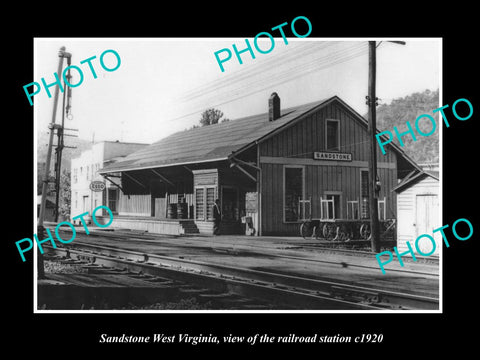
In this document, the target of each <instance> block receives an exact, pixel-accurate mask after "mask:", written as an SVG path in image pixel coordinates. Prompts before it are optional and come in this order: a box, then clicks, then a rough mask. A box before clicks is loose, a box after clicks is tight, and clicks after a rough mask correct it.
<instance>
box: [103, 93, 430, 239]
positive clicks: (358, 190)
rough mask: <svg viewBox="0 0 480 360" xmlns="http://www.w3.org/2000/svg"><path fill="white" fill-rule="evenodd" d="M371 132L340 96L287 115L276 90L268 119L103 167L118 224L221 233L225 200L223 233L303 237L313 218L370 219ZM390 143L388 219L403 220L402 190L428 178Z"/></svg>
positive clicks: (159, 146) (175, 141)
mask: <svg viewBox="0 0 480 360" xmlns="http://www.w3.org/2000/svg"><path fill="white" fill-rule="evenodd" d="M265 100H267V99H265ZM265 105H266V108H267V101H265ZM367 128H368V125H367V122H366V120H365V119H364V118H363V117H362V116H361V115H359V114H358V113H357V112H356V111H354V110H353V109H352V108H351V107H350V106H349V105H348V104H346V103H345V102H344V101H343V100H342V99H340V98H339V97H338V96H333V97H330V98H328V99H324V100H320V101H317V102H313V103H309V104H304V105H300V106H295V107H291V108H288V109H282V108H281V106H280V98H279V96H278V95H277V94H276V93H273V94H272V95H271V96H270V98H269V99H268V111H267V112H265V113H262V114H259V115H254V116H248V117H244V118H241V119H236V120H230V121H228V122H223V123H220V124H215V125H209V126H204V127H200V128H194V129H190V130H185V131H181V132H178V133H175V134H173V135H170V136H168V137H166V138H164V139H161V140H160V141H158V142H155V143H153V144H152V145H150V146H147V147H144V148H142V149H140V150H138V151H136V152H133V153H131V154H130V155H128V156H126V157H125V158H123V159H122V160H120V161H118V162H115V163H113V164H111V165H109V166H107V167H105V168H103V169H101V170H100V171H99V173H100V174H101V175H102V176H103V177H104V178H105V179H106V180H107V181H108V182H109V183H110V184H111V185H112V184H114V185H115V186H117V187H118V191H117V192H109V193H108V195H109V196H111V195H112V194H113V197H112V198H108V203H109V204H115V209H116V212H115V214H114V223H113V224H112V226H117V227H122V228H129V229H137V230H144V231H149V232H152V233H164V234H183V233H195V232H200V233H207V234H212V229H213V204H214V201H215V199H217V198H218V199H219V200H220V203H221V211H222V216H223V219H222V224H221V233H222V234H245V233H249V234H255V235H281V236H290V235H295V236H298V235H299V226H300V224H301V222H302V220H303V219H305V218H322V219H362V218H363V219H366V218H368V217H369V207H368V186H367V183H368V157H369V152H368V149H369V148H368V132H367ZM388 146H389V147H390V150H391V151H387V154H386V155H381V154H380V155H379V156H378V174H377V175H378V179H379V181H380V190H379V193H378V198H379V218H380V219H396V218H397V214H396V212H397V210H396V209H397V202H396V193H395V192H394V191H393V190H394V188H395V187H396V186H397V185H398V183H399V182H400V181H401V180H402V179H403V178H404V177H405V176H407V174H411V173H412V171H414V172H416V171H418V172H420V171H421V169H420V168H419V167H418V165H417V164H415V163H414V161H413V160H411V159H410V158H409V157H408V156H407V155H406V154H405V153H404V152H403V151H402V150H401V149H400V148H399V147H397V146H396V145H395V144H393V143H391V144H389V145H388ZM119 180H120V181H119Z"/></svg>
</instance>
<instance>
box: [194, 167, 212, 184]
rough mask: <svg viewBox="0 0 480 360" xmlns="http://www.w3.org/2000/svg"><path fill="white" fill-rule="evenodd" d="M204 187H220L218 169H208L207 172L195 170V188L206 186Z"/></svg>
mask: <svg viewBox="0 0 480 360" xmlns="http://www.w3.org/2000/svg"><path fill="white" fill-rule="evenodd" d="M204 185H209V186H210V185H218V170H217V169H207V170H194V171H193V186H194V187H196V186H204Z"/></svg>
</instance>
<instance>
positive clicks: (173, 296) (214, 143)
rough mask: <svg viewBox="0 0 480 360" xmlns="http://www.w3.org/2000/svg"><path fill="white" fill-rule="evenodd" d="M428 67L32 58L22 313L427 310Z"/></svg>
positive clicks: (189, 49)
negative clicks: (32, 304)
mask: <svg viewBox="0 0 480 360" xmlns="http://www.w3.org/2000/svg"><path fill="white" fill-rule="evenodd" d="M301 21H303V23H304V24H305V25H308V26H311V24H310V21H309V20H308V19H307V18H299V19H297V21H296V22H294V24H296V23H297V22H298V23H300V22H301ZM308 26H307V27H306V29H307V31H308V29H309V27H308ZM292 29H294V28H293V27H292ZM299 31H300V30H299ZM304 31H305V30H304ZM304 34H305V33H304ZM307 35H308V34H307ZM302 36H303V35H302ZM232 44H233V45H232ZM441 49H442V42H441V39H435V38H426V39H419V38H414V39H408V41H405V40H404V39H333V40H332V39H318V38H309V37H307V36H303V37H300V36H291V37H289V38H285V39H283V38H282V37H280V38H278V37H277V38H273V36H272V35H269V34H266V33H265V34H263V35H262V37H256V38H255V39H254V40H253V41H251V40H248V39H238V38H232V39H75V40H71V39H37V40H36V42H35V50H36V65H37V67H36V70H37V71H36V74H37V75H36V78H38V77H40V76H42V75H44V74H45V75H44V76H45V78H42V80H41V81H40V84H43V86H42V85H40V86H39V87H38V86H36V84H34V85H32V88H35V87H38V88H39V89H40V90H39V92H38V94H35V95H31V97H33V99H34V101H35V102H36V105H37V106H38V108H37V109H36V117H37V121H36V124H37V161H36V166H37V189H38V193H37V194H36V195H37V198H38V199H39V202H38V203H37V206H38V208H39V213H38V216H39V222H41V225H42V226H43V229H39V233H40V231H43V233H42V237H41V239H43V238H47V237H48V233H46V232H45V231H46V229H48V230H49V231H50V234H51V237H52V240H49V241H47V242H43V243H42V244H41V246H42V250H43V251H44V254H43V256H41V259H40V260H39V255H42V254H39V253H40V251H38V249H35V251H37V259H36V260H37V262H38V264H37V265H38V266H37V269H38V271H39V272H40V274H39V276H38V283H37V300H36V306H37V310H38V311H46V312H48V311H52V310H72V311H114V310H115V311H208V310H221V311H257V312H258V311H289V310H291V311H301V310H315V311H427V312H431V311H438V310H441V296H440V293H439V281H440V279H441V271H440V266H439V265H440V262H441V256H440V253H441V244H442V237H441V234H440V233H439V232H438V231H437V232H436V233H434V234H432V229H437V228H439V227H441V225H442V223H441V185H442V184H441V181H440V180H441V178H440V175H439V174H440V172H441V168H440V166H439V148H440V141H439V130H438V129H440V128H441V127H440V126H438V127H437V124H439V115H440V114H439V113H438V112H436V113H435V112H434V110H435V109H438V108H439V107H440V106H441V104H440V93H441V87H440V76H441V70H442V68H441V65H442V63H441ZM268 50H270V51H269V52H268V54H266V53H265V52H267V51H268ZM191 53H195V57H194V58H192V57H191V56H188V54H191ZM214 54H215V55H214ZM85 59H86V60H85ZM226 59H228V60H226ZM62 62H63V66H62ZM57 63H58V64H59V65H58V66H59V69H61V71H59V72H58V74H62V78H63V80H62V79H61V80H60V84H61V85H62V86H63V88H64V91H63V93H62V91H60V92H59V93H58V94H57V93H55V94H52V97H49V96H48V93H47V91H49V90H47V89H48V87H47V86H51V87H52V88H53V86H56V85H51V84H49V83H51V82H52V80H54V78H53V79H52V80H47V79H48V76H47V74H51V73H52V71H54V69H55V68H56V66H57ZM69 64H71V65H69ZM75 64H78V65H75ZM80 64H82V65H80ZM375 78H376V81H375ZM44 79H45V83H44ZM62 81H63V83H62ZM45 84H47V86H45ZM69 84H70V86H69ZM367 88H369V89H370V93H369V95H365V94H364V90H365V89H367ZM375 91H376V92H377V93H378V94H382V97H377V96H375ZM50 92H52V93H53V90H52V91H50ZM370 97H371V98H372V100H370ZM59 99H60V100H59ZM373 99H375V100H373ZM54 105H57V106H58V110H57V109H55V113H54V116H55V119H53V120H51V119H49V116H48V114H49V113H52V106H54ZM463 105H465V104H463ZM460 107H461V105H459V106H458V108H459V109H460ZM373 108H375V113H374V115H373V117H372V113H371V110H372V109H373ZM405 109H407V110H405ZM467 109H468V107H467ZM459 111H460V110H459ZM423 114H427V115H425V116H424V117H422V115H423ZM375 120H376V123H377V126H376V127H375V129H373V128H371V127H370V126H369V121H370V122H371V121H375ZM52 121H55V122H52ZM440 121H442V119H441V118H440ZM406 123H409V124H406ZM409 129H410V132H409ZM377 134H378V137H377V138H376V137H375V136H377ZM373 141H374V143H373V144H372V142H373ZM377 141H378V142H377ZM372 147H373V150H374V153H372ZM49 154H50V156H51V158H50V159H48V158H47V156H49ZM52 154H53V157H52ZM47 168H48V171H47ZM372 171H373V174H374V176H371V175H370V174H371V173H372ZM47 173H48V183H47V182H45V179H46V176H47ZM44 190H45V192H44ZM372 204H375V205H372ZM373 207H375V211H372V209H373ZM42 211H43V212H42ZM460 227H461V226H459V228H460ZM422 234H427V235H428V236H425V237H423V238H420V239H419V240H418V241H416V239H417V237H419V236H420V235H422ZM37 235H38V234H37ZM54 244H55V246H54ZM22 245H23V244H22ZM409 249H413V250H411V251H410V252H409ZM377 254H378V255H377Z"/></svg>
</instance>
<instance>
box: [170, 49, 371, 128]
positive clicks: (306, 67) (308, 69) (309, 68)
mask: <svg viewBox="0 0 480 360" xmlns="http://www.w3.org/2000/svg"><path fill="white" fill-rule="evenodd" d="M350 50H351V49H350ZM344 53H346V51H345V49H344V51H343V52H342V53H341V54H344ZM365 53H366V48H365V47H363V46H362V48H357V49H355V52H353V53H352V52H351V53H350V54H349V55H348V56H344V57H343V58H342V57H341V56H339V55H338V54H336V55H333V56H332V55H327V56H325V59H324V61H323V63H322V65H320V66H318V64H317V62H318V59H314V60H311V61H310V62H309V63H308V64H303V65H302V67H298V66H297V67H296V68H295V70H297V69H299V68H300V69H302V71H303V72H301V73H293V74H291V69H287V70H285V71H284V72H283V73H281V74H280V76H278V75H276V76H275V74H273V75H274V76H270V77H269V78H267V79H262V80H258V81H257V82H262V83H265V82H266V81H268V80H271V79H272V78H275V79H277V81H274V82H273V83H268V85H265V86H263V87H261V88H259V89H256V90H254V91H250V92H248V93H246V94H245V93H244V94H243V95H240V96H234V97H230V98H228V100H225V101H220V102H216V103H214V104H211V105H209V106H208V107H218V106H221V105H225V104H227V103H231V102H234V101H238V100H240V99H243V98H245V97H248V96H252V95H254V94H256V93H258V92H261V91H263V90H266V89H268V88H270V87H272V86H278V85H281V84H284V83H286V82H289V81H292V80H294V79H298V78H299V77H303V76H306V75H308V74H310V73H312V72H315V71H319V70H324V69H327V68H329V67H332V66H335V65H338V64H340V63H343V62H346V61H349V60H351V59H353V58H356V57H359V56H361V55H364V54H365ZM328 58H329V60H330V61H328V60H326V59H328ZM289 74H291V75H290V76H288V75H289ZM279 78H280V79H281V80H279ZM245 87H248V85H244V86H243V88H245ZM239 90H240V89H238V88H237V89H234V90H233V91H239ZM233 91H230V93H229V94H227V96H231V94H232V93H233ZM236 95H238V94H236ZM198 97H200V96H193V97H192V98H191V99H192V100H193V99H195V98H198ZM224 98H225V96H224ZM204 102H205V101H204ZM205 108H206V107H205V106H199V107H198V108H196V110H195V111H192V112H190V113H187V114H184V115H181V116H178V117H175V118H171V119H169V120H166V121H169V122H170V121H176V120H180V119H184V118H187V117H189V116H192V115H195V114H198V112H199V111H201V110H202V109H205Z"/></svg>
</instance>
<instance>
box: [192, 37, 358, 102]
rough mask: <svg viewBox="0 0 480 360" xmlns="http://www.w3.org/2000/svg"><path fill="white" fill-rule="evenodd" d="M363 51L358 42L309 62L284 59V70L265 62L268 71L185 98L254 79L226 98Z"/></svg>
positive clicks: (316, 50)
mask: <svg viewBox="0 0 480 360" xmlns="http://www.w3.org/2000/svg"><path fill="white" fill-rule="evenodd" d="M329 45H330V44H329ZM318 50H319V49H317V48H314V49H313V50H311V51H310V52H312V53H313V54H315V53H317V52H318ZM359 51H360V52H359ZM363 52H365V53H366V47H365V44H358V43H356V44H353V45H350V46H349V47H347V48H340V49H337V50H334V51H332V52H330V53H327V54H322V55H321V56H317V57H314V58H310V60H307V62H303V63H301V62H300V64H298V63H296V64H292V61H291V60H290V59H282V60H280V61H277V63H280V64H279V67H281V66H285V65H288V67H287V68H286V69H284V70H282V71H279V70H278V68H274V67H273V66H271V64H270V63H267V64H263V65H264V66H268V69H267V70H266V71H264V70H263V68H260V69H255V71H254V72H250V73H249V74H246V75H244V76H242V77H241V78H238V79H236V80H235V81H231V82H230V83H228V84H227V85H218V86H215V87H214V88H213V89H211V88H212V86H211V85H210V86H209V87H208V88H205V89H203V90H202V91H198V92H197V95H191V96H185V97H184V98H186V100H188V101H191V100H193V99H195V98H198V97H202V96H206V95H208V94H210V93H213V92H216V93H218V92H219V91H220V90H221V89H222V88H225V87H227V86H228V87H231V86H232V85H233V86H234V85H236V84H237V83H239V82H240V81H241V80H244V79H253V82H249V83H247V84H245V82H243V83H242V84H241V86H240V87H237V88H234V89H233V90H229V93H227V94H225V95H224V96H223V98H225V97H228V96H230V95H231V94H232V93H234V92H235V91H240V90H243V89H244V88H245V87H246V86H248V87H252V86H253V85H255V84H258V83H261V84H263V83H265V82H266V81H268V80H271V79H272V78H275V79H277V80H279V79H285V78H288V77H292V78H294V77H296V76H298V75H301V74H302V73H305V72H310V70H318V69H322V68H324V65H327V66H330V65H331V66H334V65H336V64H338V63H340V62H343V61H346V60H349V59H350V58H348V56H352V55H353V56H357V54H358V55H359V54H361V53H363ZM294 55H298V54H294ZM297 58H302V57H301V56H300V57H298V56H297ZM257 74H260V75H263V76H256V75H257ZM277 82H278V81H277ZM216 95H217V94H216Z"/></svg>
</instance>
